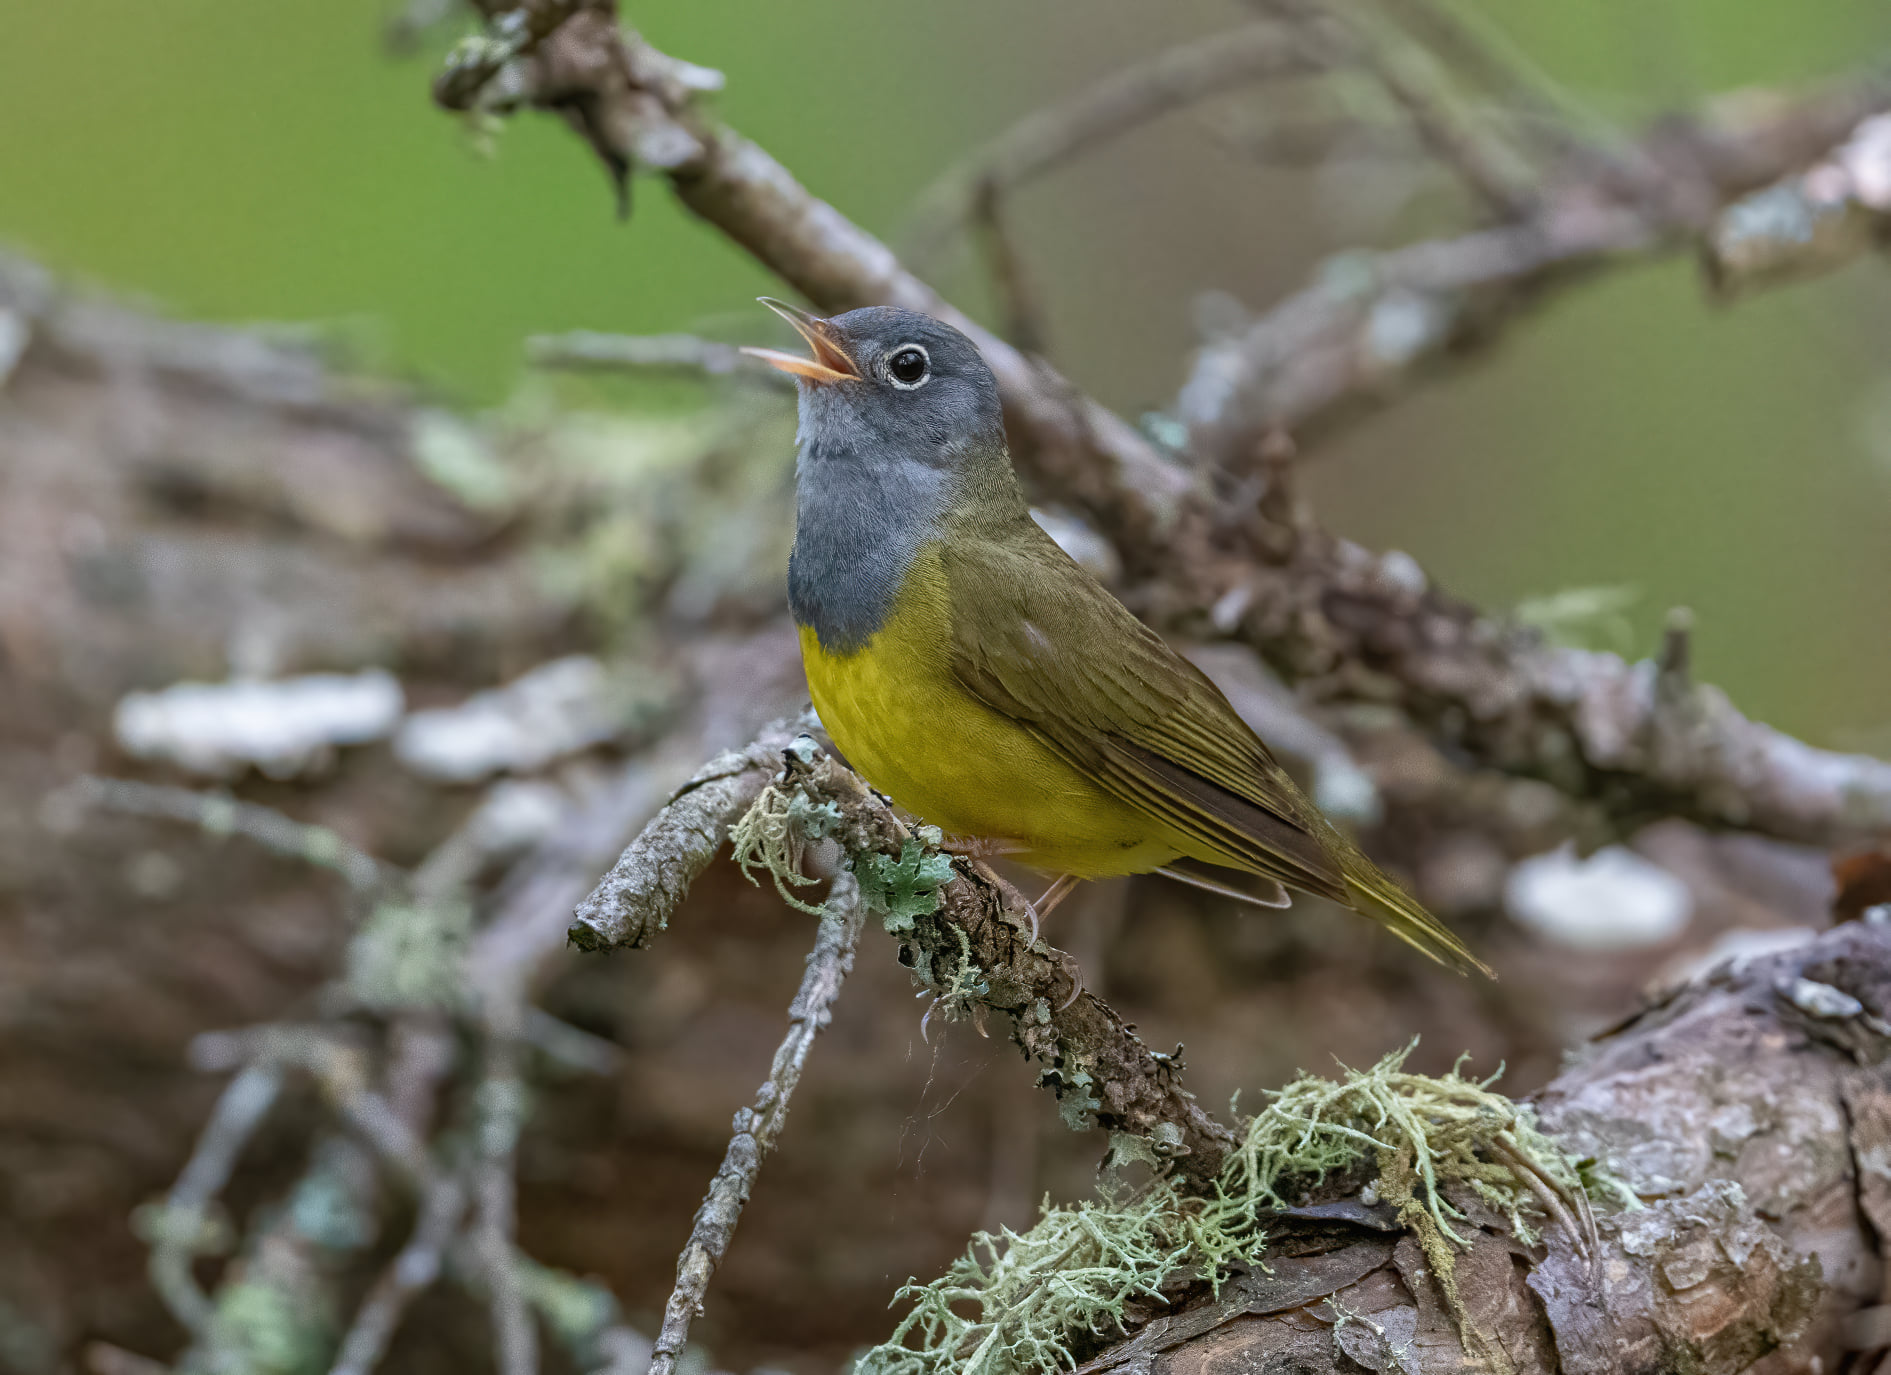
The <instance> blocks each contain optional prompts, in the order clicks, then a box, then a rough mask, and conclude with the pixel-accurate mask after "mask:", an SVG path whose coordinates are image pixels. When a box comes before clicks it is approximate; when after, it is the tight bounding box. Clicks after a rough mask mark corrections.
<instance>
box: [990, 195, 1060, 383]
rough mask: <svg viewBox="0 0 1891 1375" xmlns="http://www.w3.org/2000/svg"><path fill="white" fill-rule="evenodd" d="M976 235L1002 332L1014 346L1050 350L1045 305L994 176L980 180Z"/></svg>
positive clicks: (1037, 354) (1036, 353) (1044, 352)
mask: <svg viewBox="0 0 1891 1375" xmlns="http://www.w3.org/2000/svg"><path fill="white" fill-rule="evenodd" d="M972 224H973V228H974V231H975V232H974V237H975V239H976V240H977V242H978V246H979V250H980V255H981V256H982V257H983V258H984V260H985V270H986V274H987V276H989V277H990V278H991V284H992V293H993V295H995V296H996V297H997V300H998V317H999V319H1000V320H1001V321H1002V322H1003V325H1002V331H1001V332H1002V333H1003V334H1004V336H1005V338H1006V339H1007V340H1008V341H1009V342H1010V343H1011V346H1012V347H1013V348H1016V349H1019V350H1021V351H1022V352H1024V353H1028V354H1031V355H1033V356H1035V357H1038V358H1044V357H1048V356H1049V354H1050V330H1049V328H1048V327H1047V326H1046V324H1045V321H1044V306H1043V303H1042V302H1041V301H1040V300H1039V299H1038V295H1037V292H1036V290H1035V289H1034V288H1033V286H1032V284H1031V279H1030V277H1029V275H1028V274H1027V273H1026V272H1025V268H1024V259H1023V257H1022V255H1021V254H1020V253H1019V251H1018V245H1017V240H1016V238H1015V237H1014V236H1013V235H1012V233H1011V231H1010V227H1009V225H1008V224H1007V222H1006V218H1005V210H1004V203H1003V193H1002V192H1001V191H1000V190H999V188H998V184H997V182H996V181H995V180H991V179H987V180H985V181H982V182H980V183H979V188H978V195H977V197H976V200H975V202H974V206H973V210H972Z"/></svg>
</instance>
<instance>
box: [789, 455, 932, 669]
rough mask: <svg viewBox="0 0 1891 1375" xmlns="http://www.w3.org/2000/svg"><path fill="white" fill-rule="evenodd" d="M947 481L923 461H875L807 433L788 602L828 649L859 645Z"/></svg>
mask: <svg viewBox="0 0 1891 1375" xmlns="http://www.w3.org/2000/svg"><path fill="white" fill-rule="evenodd" d="M950 484H951V479H950V477H949V476H948V474H947V473H946V472H944V471H942V470H941V469H940V468H939V467H935V466H933V465H931V464H927V463H919V462H902V463H885V462H878V463H876V462H874V461H873V459H872V457H871V456H870V455H867V454H865V453H863V452H861V451H860V450H858V449H856V448H854V447H852V446H849V445H837V444H833V443H830V442H823V441H821V440H819V439H808V440H807V441H806V442H804V443H803V445H802V447H801V456H800V461H799V462H798V463H797V464H796V468H795V487H796V502H795V506H796V510H795V538H794V553H793V554H792V555H791V556H790V558H789V560H788V607H789V610H791V611H792V612H793V613H794V619H795V623H796V624H797V625H803V626H807V627H808V628H810V629H811V630H813V631H814V633H815V634H816V635H817V636H818V637H819V638H820V641H821V648H822V649H824V650H826V651H827V652H828V653H829V654H840V655H846V654H853V653H856V652H858V651H859V650H861V649H863V648H865V646H866V644H867V641H869V640H871V639H872V638H873V636H874V635H875V633H877V632H878V631H879V629H880V627H881V626H883V625H885V624H886V620H887V617H888V616H889V615H891V614H892V611H893V599H894V598H895V597H896V596H897V595H898V594H899V590H900V585H901V583H903V582H904V581H905V578H906V573H907V570H908V569H910V568H911V567H912V564H913V558H914V556H915V555H917V554H918V552H919V549H920V547H921V546H922V545H924V544H925V543H927V542H928V541H929V540H932V539H936V538H938V535H939V531H940V527H941V522H942V520H943V518H944V515H945V512H946V509H947V506H948V505H949V503H950V491H949V488H950Z"/></svg>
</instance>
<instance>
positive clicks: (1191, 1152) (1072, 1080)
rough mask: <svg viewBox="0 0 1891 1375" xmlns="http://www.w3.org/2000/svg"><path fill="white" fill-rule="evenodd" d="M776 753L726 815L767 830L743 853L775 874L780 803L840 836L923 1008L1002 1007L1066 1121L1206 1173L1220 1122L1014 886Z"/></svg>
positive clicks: (806, 763)
mask: <svg viewBox="0 0 1891 1375" xmlns="http://www.w3.org/2000/svg"><path fill="white" fill-rule="evenodd" d="M784 757H785V759H786V762H787V768H786V771H785V772H784V774H783V775H782V778H781V780H780V782H779V783H777V784H775V785H774V786H773V787H772V788H771V789H770V790H769V791H768V792H766V793H758V794H757V795H758V797H760V798H761V799H762V800H761V801H759V802H758V803H757V804H756V809H757V814H756V815H752V816H751V817H750V818H749V819H747V820H745V822H744V823H743V824H742V825H740V826H739V827H738V828H737V829H738V831H739V832H740V833H741V834H742V836H743V837H744V838H747V839H758V838H760V837H763V836H765V835H775V836H776V837H777V838H776V839H775V841H774V842H772V844H773V848H772V849H769V848H768V847H767V846H762V847H760V848H756V847H753V846H751V847H750V848H749V849H748V851H747V853H748V856H749V858H750V859H751V861H752V862H757V863H761V864H763V865H764V866H765V867H768V868H769V869H770V870H771V872H775V873H777V875H778V876H779V875H780V874H781V870H780V869H779V868H778V867H777V865H778V864H779V863H780V862H781V861H782V859H783V858H784V857H785V856H786V855H787V854H788V853H789V848H788V847H789V842H788V840H787V839H786V837H785V836H784V835H782V834H781V833H780V832H779V831H778V830H777V829H776V827H777V825H778V824H785V819H786V818H787V816H788V815H789V814H790V812H793V813H794V814H795V815H797V816H800V817H803V818H807V819H809V820H810V821H811V822H812V823H813V824H814V825H815V827H816V828H817V830H816V832H815V833H810V834H808V835H807V836H806V837H805V838H806V839H813V838H815V837H816V834H818V836H819V838H822V839H827V840H832V841H833V842H834V843H836V844H837V845H839V846H840V848H841V851H842V852H843V854H844V855H845V856H846V860H847V864H848V867H849V868H850V869H851V870H852V872H853V874H854V876H855V877H856V878H857V879H858V881H859V883H860V889H861V897H862V900H863V902H864V903H865V904H866V906H867V907H868V909H869V910H870V911H873V912H875V913H877V914H878V915H879V916H880V918H881V920H882V921H883V922H884V924H885V926H886V928H887V930H888V932H889V933H891V934H892V935H893V936H894V938H895V939H897V940H898V941H899V942H900V962H901V963H902V964H904V965H906V967H907V968H908V969H910V970H912V972H913V974H914V976H915V977H916V978H918V979H919V980H920V981H921V982H922V983H923V984H925V985H926V987H928V988H930V989H932V990H933V991H934V992H935V993H936V994H937V995H938V998H937V1000H936V1001H935V1003H934V1006H933V1011H932V1013H929V1014H928V1016H929V1017H930V1016H933V1015H941V1016H944V1017H947V1018H956V1017H960V1016H965V1015H972V1016H981V1015H982V1014H983V1011H984V1010H985V1009H989V1010H991V1011H995V1012H1001V1013H1004V1014H1006V1015H1007V1016H1008V1017H1009V1018H1010V1019H1011V1029H1012V1036H1013V1038H1014V1039H1015V1040H1016V1041H1017V1043H1018V1045H1019V1046H1020V1047H1021V1048H1022V1049H1023V1050H1024V1052H1025V1054H1026V1055H1028V1056H1030V1057H1031V1058H1032V1059H1033V1060H1035V1061H1036V1062H1037V1064H1038V1066H1039V1068H1040V1071H1041V1073H1040V1077H1039V1083H1040V1084H1042V1085H1043V1086H1044V1087H1046V1088H1049V1089H1050V1090H1051V1091H1052V1092H1054V1093H1055V1094H1056V1095H1057V1097H1058V1101H1059V1106H1060V1108H1061V1109H1062V1111H1063V1115H1064V1120H1065V1121H1066V1122H1068V1123H1069V1124H1070V1125H1071V1126H1072V1127H1073V1128H1077V1129H1083V1128H1087V1127H1091V1126H1097V1127H1102V1128H1104V1129H1105V1130H1108V1131H1110V1132H1113V1133H1119V1134H1123V1135H1125V1136H1126V1137H1128V1138H1135V1139H1140V1140H1141V1142H1143V1143H1144V1146H1143V1148H1144V1149H1146V1150H1147V1151H1148V1152H1149V1154H1150V1155H1151V1156H1153V1157H1154V1158H1156V1159H1157V1160H1158V1161H1159V1162H1162V1163H1164V1164H1167V1163H1169V1162H1173V1163H1174V1165H1175V1168H1176V1170H1177V1172H1178V1173H1179V1174H1180V1175H1181V1177H1182V1178H1183V1179H1184V1180H1185V1181H1187V1184H1188V1186H1189V1187H1206V1186H1207V1185H1208V1183H1209V1182H1210V1181H1212V1180H1213V1179H1214V1178H1215V1176H1216V1174H1217V1172H1218V1171H1219V1170H1220V1168H1221V1164H1222V1160H1223V1158H1224V1157H1225V1156H1226V1155H1227V1152H1228V1149H1229V1147H1230V1146H1231V1145H1233V1144H1234V1139H1235V1138H1234V1133H1233V1132H1232V1131H1231V1130H1230V1129H1229V1128H1228V1127H1226V1126H1224V1125H1223V1124H1222V1123H1220V1122H1218V1121H1216V1120H1215V1119H1214V1118H1213V1117H1212V1116H1211V1115H1210V1114H1209V1113H1207V1112H1206V1111H1204V1110H1203V1109H1202V1107H1201V1105H1200V1104H1198V1103H1197V1102H1196V1101H1195V1099H1194V1098H1193V1097H1192V1096H1191V1095H1190V1094H1189V1093H1187V1092H1186V1091H1185V1090H1184V1089H1183V1088H1182V1084H1181V1072H1180V1065H1179V1064H1178V1062H1177V1061H1175V1060H1174V1059H1173V1058H1171V1057H1168V1056H1162V1055H1158V1054H1156V1053H1154V1052H1152V1051H1151V1050H1150V1049H1149V1047H1148V1046H1146V1045H1144V1044H1143V1042H1142V1041H1141V1039H1140V1038H1139V1037H1137V1035H1136V1033H1135V1032H1134V1031H1132V1030H1131V1029H1130V1028H1129V1026H1128V1025H1127V1024H1126V1023H1125V1022H1124V1021H1123V1019H1122V1018H1121V1017H1119V1016H1117V1014H1116V1013H1115V1012H1114V1011H1113V1010H1112V1009H1111V1008H1110V1006H1109V1005H1108V1004H1107V1003H1105V1002H1103V1001H1102V1000H1101V999H1100V998H1097V997H1096V996H1095V995H1093V994H1090V993H1087V992H1085V991H1084V989H1083V985H1082V980H1081V976H1080V974H1079V971H1078V969H1077V965H1076V962H1075V961H1074V960H1072V959H1071V958H1070V956H1069V955H1067V954H1065V953H1064V952H1063V951H1061V950H1056V949H1053V948H1051V947H1050V946H1048V945H1046V944H1045V943H1044V942H1042V941H1041V940H1040V941H1034V940H1033V939H1032V927H1033V923H1032V921H1031V918H1030V914H1029V910H1028V906H1027V904H1026V902H1025V899H1024V896H1023V895H1022V894H1021V893H1019V892H1018V891H1017V890H1016V889H1015V888H1013V887H1012V886H1011V885H1010V884H1008V883H1006V882H1005V881H1004V880H1003V879H1001V878H999V877H998V876H997V875H996V874H994V873H993V872H992V871H991V870H990V869H989V868H987V867H986V866H985V865H983V864H980V863H978V862H977V861H975V860H971V859H966V858H963V857H957V856H947V855H945V854H942V853H940V852H939V850H938V842H939V839H940V837H939V834H938V832H937V831H935V830H932V829H931V828H929V827H921V828H919V830H918V831H917V832H915V831H914V830H913V829H912V828H909V827H908V826H907V825H906V823H905V822H903V821H902V820H901V819H900V818H899V817H898V816H897V815H895V814H894V811H893V809H892V807H891V806H890V805H889V804H888V803H887V802H886V801H885V800H883V799H882V798H881V797H880V796H879V795H878V794H876V793H875V792H874V791H873V790H872V789H871V788H869V787H868V786H867V784H866V783H865V782H864V781H863V780H862V779H861V778H860V777H859V775H857V774H855V773H854V772H852V771H851V770H850V769H848V768H847V767H846V766H844V765H843V764H841V763H840V762H839V761H838V760H836V759H834V758H833V757H832V756H831V755H829V754H827V753H825V752H824V751H823V750H822V749H821V748H820V746H819V745H818V744H816V743H815V741H814V740H813V739H812V738H811V737H808V736H802V737H800V738H799V739H797V740H795V741H794V742H793V743H792V744H791V745H789V747H788V749H787V751H786V754H785V756H784ZM764 817H766V818H768V820H766V821H764V819H763V818H764ZM765 850H766V852H767V854H772V855H773V856H774V857H775V859H776V863H769V862H768V859H767V858H766V855H765V854H764V851H765ZM778 881H786V880H785V879H781V878H779V877H778Z"/></svg>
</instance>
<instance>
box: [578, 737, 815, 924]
mask: <svg viewBox="0 0 1891 1375" xmlns="http://www.w3.org/2000/svg"><path fill="white" fill-rule="evenodd" d="M800 729H801V725H800V723H798V722H789V721H777V722H775V723H774V724H773V725H771V726H769V727H768V728H767V729H766V730H764V731H763V732H762V733H761V734H760V735H759V736H757V737H756V738H755V740H754V741H753V742H751V743H750V744H749V745H748V746H747V747H746V748H743V749H740V750H730V751H728V752H726V753H724V754H719V755H717V756H716V757H715V758H714V759H712V760H710V761H709V762H708V763H707V764H705V765H703V767H702V768H701V769H699V770H697V772H696V776H695V777H693V778H691V779H690V780H689V782H687V783H685V784H684V785H683V786H682V787H681V788H679V789H678V790H677V793H676V795H675V796H674V797H673V798H671V799H670V803H669V805H668V806H666V807H664V808H663V810H662V811H660V812H658V813H657V814H656V816H655V817H653V818H651V820H650V823H649V824H648V825H647V826H645V827H644V829H643V832H642V834H640V835H639V836H638V837H637V838H636V839H635V840H633V841H632V842H631V843H630V848H628V849H627V850H625V851H624V853H623V856H622V857H621V858H620V859H619V860H618V861H617V863H616V864H614V865H612V866H611V871H610V872H609V873H608V874H606V875H605V876H604V877H603V879H602V880H600V881H599V883H598V885H597V887H596V888H595V889H594V890H593V891H592V893H591V895H590V896H589V897H587V898H586V899H585V900H584V901H583V902H581V903H580V904H579V905H578V909H577V912H576V913H575V914H574V916H573V919H572V922H571V926H570V930H569V933H568V934H569V939H570V941H571V943H572V944H573V945H575V946H577V947H578V949H580V950H609V949H613V948H615V947H618V946H629V947H631V948H633V949H634V948H638V947H641V946H645V945H648V944H649V943H650V942H651V941H653V940H655V939H656V937H657V934H658V933H659V932H661V931H662V930H664V928H666V927H667V926H668V925H669V922H670V917H671V915H672V914H673V913H674V912H675V911H676V907H677V904H678V903H680V902H681V901H682V900H683V897H684V895H685V894H686V893H688V892H689V886H690V884H692V883H694V882H695V881H696V876H697V875H698V874H700V873H702V871H703V870H704V869H705V868H707V867H708V866H709V861H710V860H712V859H714V858H715V856H716V851H718V850H719V849H721V848H722V843H723V841H724V840H725V839H726V838H727V837H728V834H729V825H730V823H731V822H733V821H734V820H735V819H736V818H737V817H739V816H741V815H742V813H743V812H745V811H747V810H748V808H749V804H750V803H752V802H754V801H755V799H756V797H758V796H759V795H760V794H761V791H762V789H763V788H764V787H766V786H767V784H768V780H769V779H770V778H772V777H774V775H775V774H776V772H777V771H778V770H779V769H780V767H781V751H782V749H783V748H784V747H785V746H786V745H787V743H788V741H789V740H791V739H792V738H793V737H794V736H795V734H796V733H797V732H799V731H800Z"/></svg>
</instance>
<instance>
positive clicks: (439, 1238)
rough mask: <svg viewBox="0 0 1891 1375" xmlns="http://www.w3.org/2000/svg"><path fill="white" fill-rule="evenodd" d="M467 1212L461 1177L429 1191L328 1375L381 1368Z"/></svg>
mask: <svg viewBox="0 0 1891 1375" xmlns="http://www.w3.org/2000/svg"><path fill="white" fill-rule="evenodd" d="M465 1211H466V1186H465V1185H464V1183H462V1182H461V1181H460V1180H459V1179H458V1178H456V1177H454V1176H446V1177H444V1178H441V1179H439V1180H436V1181H435V1182H434V1184H433V1185H432V1187H430V1188H429V1189H428V1190H427V1193H426V1196H425V1197H424V1198H422V1199H421V1201H420V1209H419V1213H418V1216H417V1217H416V1219H415V1221H414V1230H413V1233H412V1235H411V1236H409V1237H408V1239H407V1242H406V1244H405V1245H403V1246H402V1247H401V1249H400V1251H399V1253H398V1254H397V1255H395V1257H394V1259H393V1260H391V1261H389V1262H388V1264H387V1268H386V1269H385V1270H383V1271H382V1272H381V1274H380V1277H379V1278H378V1279H376V1280H375V1282H374V1286H373V1287H372V1288H371V1289H369V1291H368V1294H367V1297H366V1298H364V1299H363V1300H362V1301H361V1308H360V1310H359V1311H358V1312H357V1313H356V1314H355V1318H354V1322H353V1323H352V1324H351V1325H350V1326H349V1328H348V1334H347V1335H346V1336H345V1337H343V1338H342V1342H341V1347H340V1349H339V1350H338V1351H337V1352H336V1355H335V1364H334V1365H333V1366H332V1367H331V1368H330V1370H329V1375H370V1372H371V1371H372V1370H373V1369H374V1368H375V1366H377V1365H379V1364H380V1363H381V1358H382V1357H383V1356H384V1355H386V1354H387V1347H388V1343H389V1342H391V1341H392V1340H393V1339H394V1332H395V1329H396V1328H398V1327H399V1326H400V1321H401V1315H402V1314H403V1313H404V1312H405V1311H406V1309H407V1305H408V1304H409V1303H411V1302H413V1300H414V1299H415V1298H416V1297H418V1296H419V1295H420V1294H421V1293H423V1292H425V1291H426V1290H427V1289H428V1288H430V1287H431V1286H432V1285H433V1283H434V1281H435V1280H437V1279H438V1278H439V1277H440V1270H441V1266H442V1264H443V1262H444V1259H445V1256H446V1250H447V1247H448V1246H449V1245H450V1244H451V1243H452V1241H453V1238H454V1236H455V1234H456V1233H458V1231H459V1229H460V1219H461V1217H462V1215H463V1214H464V1213H465Z"/></svg>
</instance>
